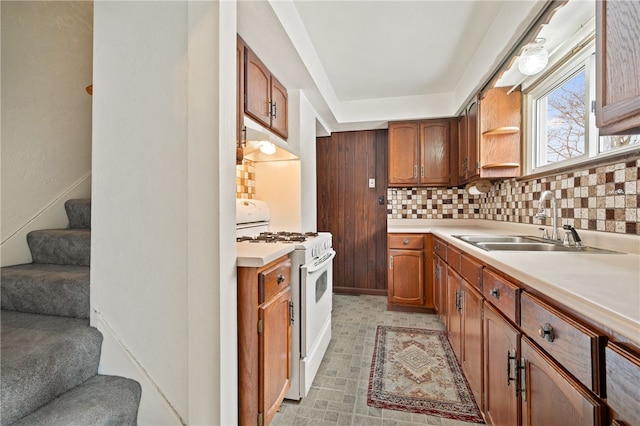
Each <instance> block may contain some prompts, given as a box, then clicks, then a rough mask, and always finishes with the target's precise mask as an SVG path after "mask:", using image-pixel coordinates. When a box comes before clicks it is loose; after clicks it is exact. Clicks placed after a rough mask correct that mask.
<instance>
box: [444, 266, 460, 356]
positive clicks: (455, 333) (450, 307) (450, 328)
mask: <svg viewBox="0 0 640 426" xmlns="http://www.w3.org/2000/svg"><path fill="white" fill-rule="evenodd" d="M461 280H462V278H460V275H458V274H457V273H456V272H455V271H454V270H453V269H451V268H447V334H448V336H449V341H450V342H451V347H452V348H453V352H454V353H455V354H456V358H458V360H460V352H461V350H462V341H461V334H462V321H461V313H460V306H461V300H462V294H461V288H460V281H461Z"/></svg>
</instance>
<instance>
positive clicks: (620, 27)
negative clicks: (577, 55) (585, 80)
mask: <svg viewBox="0 0 640 426" xmlns="http://www.w3.org/2000/svg"><path fill="white" fill-rule="evenodd" d="M638 69H640V2H638V1H612V0H602V1H597V2H596V76H597V80H596V125H597V126H598V127H599V128H600V134H603V135H612V134H623V133H638V132H640V84H638Z"/></svg>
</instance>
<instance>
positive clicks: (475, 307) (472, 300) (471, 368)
mask: <svg viewBox="0 0 640 426" xmlns="http://www.w3.org/2000/svg"><path fill="white" fill-rule="evenodd" d="M462 286H463V288H462V301H461V305H462V354H461V359H460V363H461V364H462V370H463V371H464V374H465V375H466V376H467V380H468V381H469V387H471V391H472V392H473V396H474V397H475V399H476V402H477V403H478V406H479V407H480V409H482V404H483V402H482V380H483V377H482V376H483V374H482V361H483V359H482V358H483V357H482V352H483V348H482V344H483V341H482V335H483V333H482V305H483V303H482V301H483V300H484V299H483V298H482V295H481V294H480V292H479V291H478V290H476V289H475V288H474V287H473V286H472V285H471V284H469V283H468V282H467V281H466V280H463V281H462Z"/></svg>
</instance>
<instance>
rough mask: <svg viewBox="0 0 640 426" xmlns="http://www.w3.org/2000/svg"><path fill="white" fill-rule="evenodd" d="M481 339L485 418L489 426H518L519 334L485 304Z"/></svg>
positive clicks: (493, 309)
mask: <svg viewBox="0 0 640 426" xmlns="http://www.w3.org/2000/svg"><path fill="white" fill-rule="evenodd" d="M483 337H484V414H485V419H486V420H487V423H488V424H490V425H504V426H513V425H517V424H518V419H519V411H520V407H519V404H518V403H519V398H518V376H517V374H518V371H517V367H518V353H519V347H518V345H519V343H520V332H519V331H518V329H517V328H515V327H514V326H513V325H511V324H510V323H509V322H508V321H507V320H506V319H504V317H502V315H501V314H499V313H498V312H497V311H496V310H495V308H494V307H493V306H491V305H490V304H489V303H486V302H485V304H484V336H483Z"/></svg>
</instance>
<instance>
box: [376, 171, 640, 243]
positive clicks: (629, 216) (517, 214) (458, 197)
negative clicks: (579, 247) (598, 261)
mask: <svg viewBox="0 0 640 426" xmlns="http://www.w3.org/2000/svg"><path fill="white" fill-rule="evenodd" d="M639 178H640V159H634V160H632V161H626V162H618V163H615V164H610V165H607V166H602V167H597V168H591V169H584V170H578V171H575V172H571V173H564V174H559V175H556V176H549V177H544V178H539V179H532V180H529V181H519V180H516V179H508V180H505V181H503V182H499V183H496V184H495V185H494V186H493V187H492V188H491V190H490V191H489V192H488V193H486V194H482V195H477V196H473V195H469V194H468V193H467V192H466V191H464V189H460V188H447V189H444V188H388V189H387V200H388V201H387V217H388V218H390V219H489V220H497V221H505V222H517V223H528V224H541V225H545V226H551V219H547V220H546V222H545V223H544V224H542V223H540V222H539V221H537V220H536V221H534V219H533V216H534V215H535V214H536V211H537V209H538V200H539V199H540V194H541V193H542V191H545V190H551V191H553V192H554V193H555V196H556V198H557V199H558V202H559V207H560V211H559V213H560V214H561V216H560V217H561V219H562V221H561V223H562V224H569V225H572V226H574V227H575V228H576V229H588V230H595V231H604V232H615V233H622V234H637V235H640V223H639V222H638V219H639V218H640V195H638V189H640V180H639ZM545 207H546V209H547V212H549V210H548V209H549V208H550V205H549V202H548V201H547V202H545Z"/></svg>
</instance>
